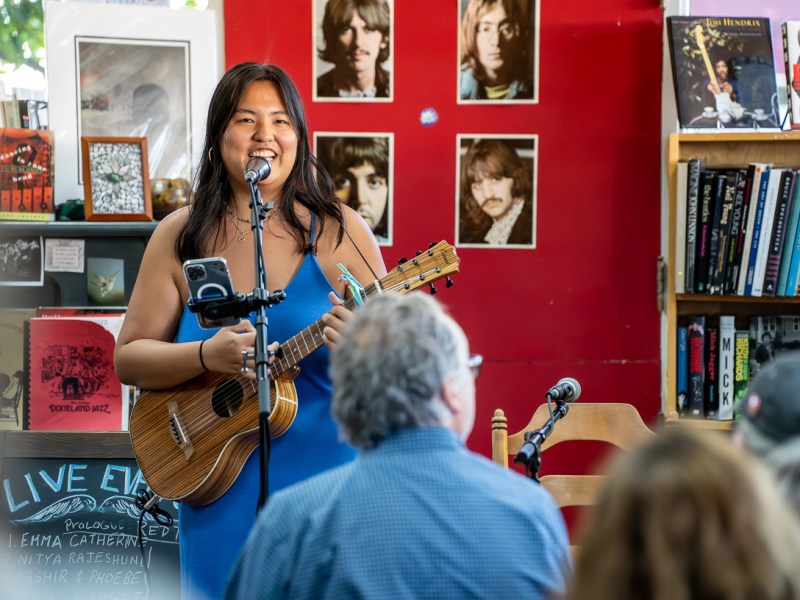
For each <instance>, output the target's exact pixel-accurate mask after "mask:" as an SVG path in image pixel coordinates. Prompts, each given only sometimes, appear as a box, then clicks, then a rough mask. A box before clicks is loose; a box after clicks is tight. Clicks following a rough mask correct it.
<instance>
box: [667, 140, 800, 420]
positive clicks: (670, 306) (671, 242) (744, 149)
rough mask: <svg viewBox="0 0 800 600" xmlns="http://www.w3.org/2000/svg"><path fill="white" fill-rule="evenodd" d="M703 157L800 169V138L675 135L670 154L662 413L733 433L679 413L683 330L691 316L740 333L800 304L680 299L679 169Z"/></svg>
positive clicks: (727, 163)
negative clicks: (730, 322) (720, 320)
mask: <svg viewBox="0 0 800 600" xmlns="http://www.w3.org/2000/svg"><path fill="white" fill-rule="evenodd" d="M695 157H703V158H704V159H705V166H706V168H711V169H724V168H742V167H744V166H747V165H748V164H749V163H752V162H767V163H773V164H774V166H775V167H792V168H795V169H798V168H800V132H772V133H744V132H741V133H673V134H671V135H670V138H669V142H668V148H667V164H666V169H667V182H668V211H667V214H668V224H667V236H668V245H667V260H666V263H667V273H666V286H665V289H666V299H665V302H664V312H665V317H666V318H665V320H666V341H667V345H666V346H667V355H666V369H665V371H664V376H663V379H662V391H661V398H662V408H663V413H664V415H665V420H666V423H668V424H669V423H676V422H680V423H682V424H687V425H691V426H694V427H701V428H707V429H730V428H731V427H732V422H731V421H716V420H712V419H681V418H680V417H679V416H678V412H677V348H678V346H677V327H678V324H679V322H680V321H681V320H682V319H683V318H684V317H686V316H688V315H691V314H705V315H709V316H711V317H714V316H719V315H734V316H735V317H736V328H737V329H746V328H747V326H748V322H749V318H750V316H751V315H800V298H798V297H793V298H785V297H775V298H761V297H752V296H720V295H708V294H676V293H675V260H674V257H675V219H676V207H675V202H676V198H677V164H678V163H679V162H686V161H688V160H689V159H690V158H695Z"/></svg>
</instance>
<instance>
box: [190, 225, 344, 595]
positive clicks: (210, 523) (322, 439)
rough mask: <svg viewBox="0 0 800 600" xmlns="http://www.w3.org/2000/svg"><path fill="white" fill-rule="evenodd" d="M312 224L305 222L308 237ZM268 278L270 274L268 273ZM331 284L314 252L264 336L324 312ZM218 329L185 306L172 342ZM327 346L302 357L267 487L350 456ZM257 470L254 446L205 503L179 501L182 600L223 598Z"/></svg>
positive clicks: (246, 525)
mask: <svg viewBox="0 0 800 600" xmlns="http://www.w3.org/2000/svg"><path fill="white" fill-rule="evenodd" d="M313 235H314V227H313V223H312V227H311V240H310V241H311V243H313ZM267 277H269V273H267ZM331 290H332V288H331V285H330V283H329V282H328V279H327V278H326V277H325V273H324V272H323V271H322V268H321V267H320V265H319V262H318V261H317V257H316V256H314V255H313V254H308V255H306V257H305V259H304V260H303V263H302V265H301V267H300V270H299V271H298V272H297V274H296V275H295V277H294V279H293V280H292V281H291V282H290V283H289V285H288V286H287V287H286V288H285V290H284V291H285V292H286V299H285V300H284V301H283V302H281V303H280V304H278V305H276V306H273V307H272V308H268V309H267V319H268V320H269V321H268V323H269V326H268V331H267V335H268V338H269V339H268V342H270V343H271V342H273V341H279V342H284V341H285V340H287V339H288V338H290V337H291V336H293V335H294V334H296V333H298V332H299V331H301V330H303V329H305V328H306V327H307V326H308V325H310V324H311V323H313V322H315V321H317V320H318V319H319V318H320V317H322V315H323V314H325V313H326V312H328V311H329V310H330V307H331V304H330V301H329V300H328V292H330V291H331ZM215 332H216V330H214V329H207V330H206V329H201V328H200V327H199V326H198V324H197V317H196V315H195V314H194V313H192V312H190V311H189V310H188V308H185V309H184V311H183V315H182V316H181V320H180V324H179V326H178V333H177V335H176V336H175V341H176V342H188V341H194V340H201V339H204V338H210V337H211V336H212V335H214V333H215ZM328 359H329V351H328V348H327V347H325V346H322V347H321V348H319V349H318V350H317V351H316V352H314V353H312V354H310V355H309V356H307V357H306V358H305V359H304V360H303V361H301V362H300V368H301V371H300V375H299V376H298V377H297V379H295V381H294V384H295V387H296V388H297V399H298V409H297V417H296V418H295V420H294V423H292V426H291V427H290V428H289V429H288V431H286V433H284V434H283V435H282V436H281V437H279V438H277V439H274V440H272V443H271V445H270V462H269V493H270V494H273V493H274V492H276V491H278V490H280V489H282V488H285V487H287V486H289V485H291V484H293V483H296V482H298V481H302V480H303V479H307V478H309V477H311V476H312V475H316V474H317V473H320V472H321V471H325V470H327V469H330V468H332V467H336V466H338V465H341V464H344V463H346V462H348V461H350V460H352V459H353V458H355V455H356V451H355V449H353V448H352V447H351V446H348V445H346V444H343V443H340V442H339V441H338V440H339V438H338V430H337V428H336V424H335V423H334V421H333V418H332V417H331V414H330V398H331V381H330V376H329V374H328ZM259 490H260V474H259V459H258V452H257V451H256V452H253V453H252V454H251V455H250V458H248V460H247V462H246V463H245V465H244V468H243V469H242V472H241V474H240V475H239V477H238V478H237V479H236V481H235V482H234V484H233V485H232V486H231V487H230V489H228V491H227V492H226V493H225V494H224V495H223V496H222V497H220V498H219V499H218V500H217V501H215V502H212V503H211V504H209V505H207V506H201V507H193V506H189V505H186V504H181V505H180V507H179V519H180V527H179V530H180V554H181V557H180V562H181V586H182V596H183V598H184V599H186V600H189V599H191V600H197V599H203V600H208V599H217V598H221V597H222V594H223V591H224V587H225V582H226V580H227V578H228V574H229V573H230V571H231V570H232V569H233V566H234V563H235V561H236V559H237V558H238V556H239V552H240V551H241V549H242V547H243V546H244V543H245V541H246V539H247V535H248V533H249V532H250V528H251V527H252V525H253V523H254V522H255V517H256V509H257V504H258V495H259Z"/></svg>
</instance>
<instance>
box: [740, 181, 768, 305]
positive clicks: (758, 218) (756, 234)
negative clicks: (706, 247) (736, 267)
mask: <svg viewBox="0 0 800 600" xmlns="http://www.w3.org/2000/svg"><path fill="white" fill-rule="evenodd" d="M769 176H770V172H769V171H766V172H764V173H763V174H762V175H761V182H760V183H759V190H758V201H757V202H756V205H755V206H754V207H753V208H755V219H754V221H753V237H752V243H751V246H750V257H749V258H748V259H747V271H746V274H747V275H746V278H745V288H744V295H745V296H751V295H752V293H753V279H754V278H755V272H756V259H757V257H758V245H759V241H760V238H761V225H762V222H763V220H764V203H765V202H766V199H767V187H768V185H769V179H770V177H769Z"/></svg>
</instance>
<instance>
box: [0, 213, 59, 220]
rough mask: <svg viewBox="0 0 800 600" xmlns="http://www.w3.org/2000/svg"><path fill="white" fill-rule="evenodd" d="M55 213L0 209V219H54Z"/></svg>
mask: <svg viewBox="0 0 800 600" xmlns="http://www.w3.org/2000/svg"><path fill="white" fill-rule="evenodd" d="M55 220H56V215H55V213H35V212H11V211H6V210H4V211H0V221H44V222H46V221H55Z"/></svg>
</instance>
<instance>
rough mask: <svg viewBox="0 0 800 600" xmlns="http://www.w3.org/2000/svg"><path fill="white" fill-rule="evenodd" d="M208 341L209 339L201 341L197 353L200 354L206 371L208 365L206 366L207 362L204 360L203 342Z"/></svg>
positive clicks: (201, 363) (201, 362)
mask: <svg viewBox="0 0 800 600" xmlns="http://www.w3.org/2000/svg"><path fill="white" fill-rule="evenodd" d="M206 341H207V340H203V341H202V342H200V348H199V350H198V351H197V354H198V355H199V356H200V365H201V366H202V367H203V369H205V370H206V371H208V367H207V366H206V363H205V361H204V360H203V344H205V343H206Z"/></svg>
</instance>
